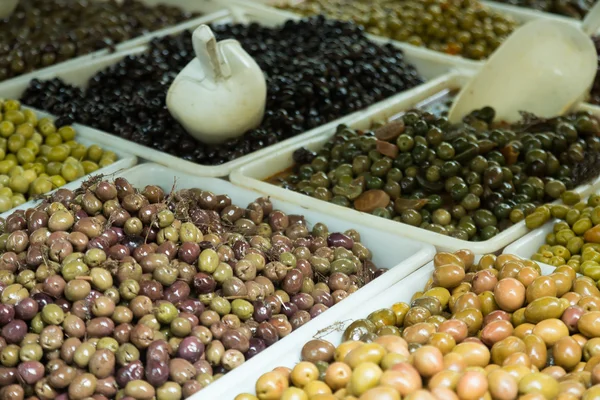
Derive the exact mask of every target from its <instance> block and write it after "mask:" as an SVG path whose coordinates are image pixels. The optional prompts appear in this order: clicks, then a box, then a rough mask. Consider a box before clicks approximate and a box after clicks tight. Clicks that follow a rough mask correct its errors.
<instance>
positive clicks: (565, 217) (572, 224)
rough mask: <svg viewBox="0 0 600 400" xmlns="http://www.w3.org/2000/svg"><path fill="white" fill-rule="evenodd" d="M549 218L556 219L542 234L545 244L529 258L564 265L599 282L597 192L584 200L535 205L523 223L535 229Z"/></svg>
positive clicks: (599, 209) (599, 212)
mask: <svg viewBox="0 0 600 400" xmlns="http://www.w3.org/2000/svg"><path fill="white" fill-rule="evenodd" d="M551 218H557V219H559V220H560V221H558V222H556V223H555V224H554V225H553V229H552V232H550V233H549V234H548V235H547V236H546V240H545V241H546V244H544V245H543V246H541V247H540V248H539V249H538V251H537V252H536V253H535V254H533V255H532V257H531V259H532V260H536V261H539V262H543V263H546V264H550V265H554V266H560V265H563V264H568V265H569V266H571V267H572V268H573V269H574V270H575V271H577V272H579V273H582V274H583V275H585V276H589V277H590V278H592V279H593V280H594V281H597V282H599V281H600V195H598V194H594V195H591V196H590V197H589V198H588V199H587V200H586V201H578V202H575V201H573V202H570V203H569V204H568V205H567V204H552V205H548V206H542V207H538V208H537V210H536V211H535V212H534V213H532V214H531V215H529V216H528V217H527V219H526V220H525V222H526V223H527V227H528V228H529V229H536V228H539V227H540V226H542V225H543V224H544V223H546V222H548V221H549V220H550V219H551Z"/></svg>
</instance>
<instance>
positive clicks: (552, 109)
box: [448, 4, 599, 123]
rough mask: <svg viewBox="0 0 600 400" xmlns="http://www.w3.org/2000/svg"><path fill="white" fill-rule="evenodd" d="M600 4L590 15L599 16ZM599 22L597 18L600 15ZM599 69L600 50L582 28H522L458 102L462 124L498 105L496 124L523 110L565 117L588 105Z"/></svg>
mask: <svg viewBox="0 0 600 400" xmlns="http://www.w3.org/2000/svg"><path fill="white" fill-rule="evenodd" d="M596 9H599V7H598V4H596V6H594V9H593V10H592V11H591V12H590V14H594V16H595V15H597V10H596ZM594 18H595V17H594ZM597 67H598V61H597V55H596V49H595V47H594V44H593V42H592V40H591V39H590V37H589V36H588V35H586V34H585V33H584V32H583V31H582V30H581V29H579V28H577V27H575V26H573V25H570V24H567V23H563V22H557V21H548V20H535V21H532V22H529V23H527V24H526V25H523V26H521V27H520V28H519V29H517V30H516V31H515V32H513V34H512V35H511V36H510V37H509V38H508V39H507V40H506V41H505V42H504V43H503V44H502V45H501V46H500V47H499V48H498V49H497V50H496V52H494V54H492V56H491V57H490V58H489V59H488V61H487V62H486V63H485V64H484V65H483V66H482V68H481V69H480V70H479V72H478V73H477V74H476V75H475V76H474V77H473V78H472V79H471V80H470V81H469V82H468V83H467V85H466V86H465V87H464V88H463V89H462V90H461V91H460V93H459V94H458V96H457V98H456V99H455V101H454V103H453V105H452V107H451V109H450V112H449V114H448V118H449V120H450V122H452V123H457V122H460V121H461V120H462V118H463V117H464V116H465V115H467V114H469V113H471V112H472V111H473V110H475V109H479V108H482V107H484V106H490V107H493V108H494V109H495V111H496V120H498V121H506V122H516V121H519V120H520V119H521V115H520V113H519V111H527V112H531V113H534V114H536V115H538V116H540V117H546V118H549V117H554V116H557V115H562V114H564V113H565V112H567V111H568V110H569V109H571V108H572V107H573V106H574V105H575V104H576V103H578V102H580V101H582V100H583V99H584V98H585V96H586V94H587V93H588V91H589V89H590V88H591V86H592V83H593V81H594V77H595V75H596V69H597Z"/></svg>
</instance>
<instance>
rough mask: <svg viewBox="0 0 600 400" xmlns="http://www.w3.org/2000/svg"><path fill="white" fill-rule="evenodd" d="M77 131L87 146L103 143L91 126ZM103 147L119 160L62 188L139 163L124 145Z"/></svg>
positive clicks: (31, 204)
mask: <svg viewBox="0 0 600 400" xmlns="http://www.w3.org/2000/svg"><path fill="white" fill-rule="evenodd" d="M36 114H38V117H45V116H48V114H46V113H40V112H37V110H36ZM75 131H76V132H77V135H76V136H75V140H76V141H77V142H79V143H81V144H84V145H85V146H91V145H93V144H101V143H100V142H98V141H96V140H94V132H90V128H86V127H85V126H81V125H78V126H75ZM101 147H102V148H103V149H104V150H109V151H112V152H114V153H115V154H116V155H117V161H115V162H114V163H112V164H110V165H108V166H106V167H104V168H100V169H98V170H97V171H94V172H93V173H91V174H88V175H85V176H84V177H82V178H79V179H77V180H74V181H73V182H69V183H67V184H66V185H63V186H61V187H62V188H67V189H74V188H77V187H79V186H80V185H81V183H82V182H85V181H86V180H88V179H89V178H90V177H91V176H94V175H99V174H103V175H111V174H113V173H115V172H118V171H124V170H126V169H128V168H131V167H133V166H134V165H135V164H136V163H137V157H136V156H133V155H131V154H130V153H126V152H124V151H123V150H122V147H118V146H112V145H110V144H101ZM58 189H60V188H57V189H56V190H58ZM52 192H54V190H53V191H51V192H48V193H46V194H49V193H52ZM40 201H41V200H31V201H27V202H25V203H23V204H21V205H20V206H17V207H15V208H11V209H10V210H8V211H6V212H4V213H2V214H0V217H1V218H6V217H7V216H9V215H10V214H11V213H13V212H14V211H15V210H25V209H27V208H31V207H34V206H35V205H36V204H39V203H40Z"/></svg>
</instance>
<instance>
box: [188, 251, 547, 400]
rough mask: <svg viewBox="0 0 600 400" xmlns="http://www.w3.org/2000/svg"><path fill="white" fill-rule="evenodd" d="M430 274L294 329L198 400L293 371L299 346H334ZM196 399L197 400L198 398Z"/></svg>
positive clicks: (250, 389) (223, 396)
mask: <svg viewBox="0 0 600 400" xmlns="http://www.w3.org/2000/svg"><path fill="white" fill-rule="evenodd" d="M479 258H481V257H477V258H476V259H477V260H479ZM540 267H541V268H542V273H543V274H544V275H546V274H550V273H552V272H553V271H554V268H549V267H546V266H542V265H540ZM432 273H433V262H430V263H428V264H427V265H426V266H424V267H423V268H420V269H419V270H417V271H415V272H413V273H411V274H410V275H409V276H407V277H406V278H404V279H402V280H401V281H399V282H398V283H396V284H395V285H393V286H391V287H390V288H388V289H387V290H386V291H384V292H383V293H380V294H379V295H377V296H375V297H373V298H372V299H370V300H369V301H367V302H365V303H364V304H362V305H361V307H360V308H359V309H356V310H353V311H351V312H348V313H346V314H337V315H335V317H334V318H330V319H328V320H327V321H319V322H320V323H319V324H314V325H313V326H311V327H302V328H300V329H298V330H297V331H296V332H297V333H298V335H297V336H296V338H295V340H294V341H293V343H291V342H292V341H290V342H289V343H275V344H274V345H273V346H271V347H270V348H269V349H267V350H265V351H263V352H262V353H261V354H259V355H258V356H256V357H254V359H256V358H258V357H264V358H269V359H270V360H271V361H270V362H268V363H263V367H262V368H251V367H256V366H254V365H242V366H241V367H238V368H237V369H235V370H233V371H232V372H230V373H229V374H227V375H225V376H224V377H223V378H221V379H219V380H218V381H217V383H215V384H213V385H210V386H208V387H207V388H206V389H204V390H202V391H201V392H200V393H202V395H204V396H206V397H202V398H203V399H220V400H231V399H233V398H234V397H235V396H237V395H238V394H240V393H253V394H254V393H255V384H256V381H257V380H258V378H260V376H261V375H262V374H264V373H266V372H268V371H271V370H272V369H274V368H276V367H279V366H282V367H287V368H293V367H294V366H295V365H296V364H297V363H298V362H300V354H301V351H302V347H303V346H304V344H305V343H306V342H308V341H309V340H312V339H313V338H318V339H324V340H327V341H329V342H330V343H332V344H333V345H334V346H338V345H339V344H340V343H342V336H343V333H344V330H345V329H346V327H348V325H350V324H351V323H352V322H353V321H354V320H357V319H361V318H366V317H367V316H368V315H369V314H370V313H372V312H373V311H377V310H380V309H382V308H386V307H391V306H392V304H394V303H397V302H405V303H410V299H411V298H412V296H413V294H414V293H415V292H417V291H420V290H422V289H423V288H424V287H425V285H426V284H427V281H428V279H429V278H430V277H431V274H432ZM305 328H306V329H305ZM328 328H329V329H328ZM300 333H301V334H300ZM267 352H268V353H267ZM192 399H193V398H192ZM197 399H198V400H200V397H198V398H197Z"/></svg>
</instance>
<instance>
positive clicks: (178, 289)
mask: <svg viewBox="0 0 600 400" xmlns="http://www.w3.org/2000/svg"><path fill="white" fill-rule="evenodd" d="M188 297H190V285H188V284H187V283H185V282H183V281H175V282H174V283H173V284H172V285H171V286H169V287H168V288H166V289H165V295H164V299H165V300H166V301H168V302H170V303H173V304H178V303H179V302H180V301H183V300H185V299H187V298H188Z"/></svg>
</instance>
